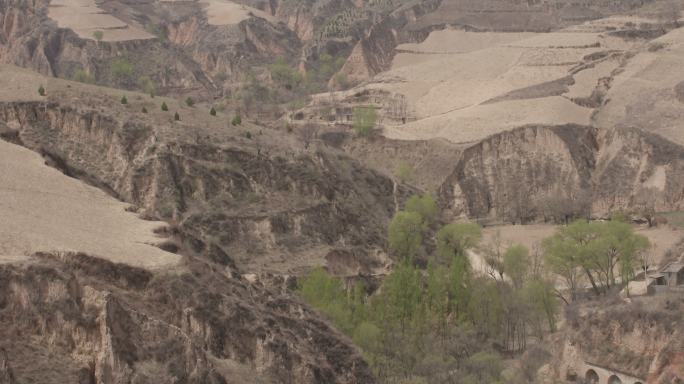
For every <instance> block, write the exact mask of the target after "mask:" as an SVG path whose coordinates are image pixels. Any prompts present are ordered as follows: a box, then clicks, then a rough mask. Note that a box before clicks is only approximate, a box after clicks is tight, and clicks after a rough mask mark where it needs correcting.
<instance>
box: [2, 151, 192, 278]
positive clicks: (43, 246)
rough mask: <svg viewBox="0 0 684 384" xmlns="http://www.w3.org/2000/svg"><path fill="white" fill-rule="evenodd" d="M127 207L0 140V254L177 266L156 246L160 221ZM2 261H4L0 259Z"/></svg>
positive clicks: (27, 152)
mask: <svg viewBox="0 0 684 384" xmlns="http://www.w3.org/2000/svg"><path fill="white" fill-rule="evenodd" d="M126 207H127V204H125V203H121V202H119V201H117V200H115V199H113V198H112V197H110V196H108V195H106V194H105V193H104V192H103V191H101V190H99V189H97V188H94V187H90V186H87V185H85V184H83V183H82V182H80V181H78V180H76V179H72V178H70V177H67V176H65V175H64V174H62V173H61V172H59V171H58V170H56V169H53V168H50V167H47V166H46V165H45V164H44V161H43V159H42V158H41V157H40V156H39V155H38V154H36V153H34V152H31V151H30V150H28V149H25V148H22V147H19V146H16V145H13V144H9V143H7V142H4V141H0V217H1V218H2V220H0V255H4V256H5V257H4V259H5V260H12V259H13V258H15V259H16V258H18V257H17V256H21V255H24V254H31V253H34V252H40V251H43V252H53V251H74V252H87V253H89V254H91V255H96V256H97V257H101V258H104V259H107V260H110V261H113V262H117V263H126V264H129V265H132V266H138V267H144V268H162V267H168V266H173V265H176V264H177V263H178V261H179V260H180V256H178V255H174V254H172V253H169V252H165V251H162V250H161V249H159V248H157V247H156V246H155V244H158V243H160V242H161V241H162V240H163V239H161V238H160V237H159V236H157V235H155V234H154V233H153V231H154V230H155V229H158V228H160V227H163V226H165V224H164V223H162V222H154V221H144V220H141V219H139V218H138V217H137V216H136V215H135V214H134V213H130V212H126V211H125V208H126ZM0 260H1V259H0Z"/></svg>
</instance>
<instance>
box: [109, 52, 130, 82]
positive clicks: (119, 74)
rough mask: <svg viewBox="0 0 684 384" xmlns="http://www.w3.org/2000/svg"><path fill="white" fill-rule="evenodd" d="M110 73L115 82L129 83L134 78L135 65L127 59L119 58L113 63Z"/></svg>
mask: <svg viewBox="0 0 684 384" xmlns="http://www.w3.org/2000/svg"><path fill="white" fill-rule="evenodd" d="M110 71H111V73H112V76H113V77H114V80H115V81H118V82H128V81H130V80H131V78H133V72H134V70H133V65H131V63H129V62H128V60H126V59H125V58H119V59H116V60H114V61H112V63H111V65H110Z"/></svg>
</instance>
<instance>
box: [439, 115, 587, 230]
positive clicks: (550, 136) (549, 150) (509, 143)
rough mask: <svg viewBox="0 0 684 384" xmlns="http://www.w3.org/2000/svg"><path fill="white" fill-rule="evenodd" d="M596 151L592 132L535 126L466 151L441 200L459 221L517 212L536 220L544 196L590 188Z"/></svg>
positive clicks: (509, 133)
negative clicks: (463, 216) (515, 210)
mask: <svg viewBox="0 0 684 384" xmlns="http://www.w3.org/2000/svg"><path fill="white" fill-rule="evenodd" d="M596 149H597V143H596V141H595V138H594V136H593V130H592V129H591V128H589V127H581V126H561V127H538V126H532V127H523V128H519V129H516V130H513V131H510V132H504V133H501V134H498V135H495V136H493V137H491V138H489V139H487V140H484V141H482V142H480V143H478V144H476V145H474V146H472V147H470V148H468V149H466V150H465V151H464V153H463V157H462V159H461V160H460V161H459V162H458V164H457V165H456V168H455V170H454V172H453V173H452V174H451V176H449V177H448V178H447V180H446V181H445V182H444V184H443V185H442V186H441V188H440V197H441V199H442V201H443V202H444V204H445V205H446V207H447V208H448V209H450V210H451V212H452V214H453V215H456V216H457V215H460V214H465V215H467V216H469V217H480V218H485V217H488V216H498V217H506V216H507V212H506V210H512V209H517V210H519V211H521V212H522V211H526V212H528V213H527V214H528V215H530V217H535V216H536V215H539V214H540V212H541V210H542V207H541V206H539V205H537V204H538V202H539V201H540V199H541V198H542V197H544V196H548V194H550V193H555V192H556V191H558V190H560V191H563V193H568V194H572V193H578V192H579V191H581V190H583V189H587V188H589V178H590V176H591V170H592V169H593V168H594V165H595V158H594V156H595V151H596ZM514 192H515V193H514ZM521 204H522V205H524V206H520V205H521ZM516 207H517V208H516ZM513 216H514V217H515V216H516V214H515V213H514V214H513Z"/></svg>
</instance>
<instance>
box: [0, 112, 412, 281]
mask: <svg viewBox="0 0 684 384" xmlns="http://www.w3.org/2000/svg"><path fill="white" fill-rule="evenodd" d="M119 118H120V120H119V121H117V120H115V119H114V117H113V116H109V115H106V114H101V113H98V112H95V111H93V110H79V109H75V108H72V107H70V106H61V105H59V104H50V105H47V106H46V105H44V104H42V103H15V104H5V105H3V106H2V107H0V120H3V121H6V122H8V124H9V125H12V126H15V127H17V130H18V131H19V134H18V137H19V140H20V141H21V142H22V143H23V144H24V145H25V146H27V147H29V148H31V149H34V150H36V151H39V152H41V153H43V154H44V155H45V156H46V157H47V158H49V159H51V161H53V162H54V163H55V164H56V165H57V166H59V167H60V168H62V169H64V170H65V171H66V173H67V174H70V175H73V176H75V177H79V178H81V179H83V180H86V181H88V182H90V183H92V184H94V185H97V186H99V187H101V188H103V189H105V190H108V191H110V192H111V193H112V194H114V195H115V196H117V197H119V198H120V199H123V200H125V201H128V202H130V203H133V204H135V205H137V206H138V207H140V209H141V210H142V211H144V212H146V213H148V214H151V215H153V216H156V217H160V218H165V219H173V220H175V221H177V222H179V227H180V228H181V230H182V232H183V234H184V235H185V236H189V237H190V238H192V239H195V240H200V239H201V240H202V241H200V242H199V245H197V246H196V247H193V248H195V251H197V252H200V253H202V252H209V251H211V252H210V254H211V255H210V257H211V258H212V259H214V260H215V261H217V262H222V260H223V259H225V254H226V253H229V254H232V255H233V258H234V259H237V260H241V261H242V262H241V263H239V264H241V265H242V266H243V267H244V266H249V269H253V268H257V269H260V268H262V267H263V265H264V260H266V259H264V257H277V259H278V260H282V261H283V264H284V265H287V264H288V263H287V261H288V259H289V258H292V259H293V260H295V259H296V260H300V261H293V264H290V265H289V267H287V268H301V267H306V266H310V265H311V264H310V262H311V260H312V258H313V259H314V260H315V259H318V260H322V259H323V257H324V256H325V254H327V252H328V251H329V250H331V249H334V248H343V249H348V248H358V249H361V250H364V251H365V252H372V253H375V252H376V251H379V250H381V249H383V248H384V242H385V240H384V239H385V232H384V228H385V226H386V223H387V221H388V220H389V218H390V217H391V216H392V214H393V213H394V210H395V209H396V201H397V199H399V200H400V201H401V200H403V199H404V198H405V197H406V195H407V194H408V193H409V190H408V189H406V188H403V187H402V188H398V189H397V188H396V187H395V185H394V183H393V182H392V181H391V180H390V179H389V178H387V177H385V176H383V175H381V174H379V173H377V172H375V171H371V170H369V169H367V168H365V167H363V166H361V165H360V164H359V163H357V162H355V161H353V160H351V159H349V158H347V157H345V156H341V155H340V154H339V153H336V152H334V151H333V152H330V151H325V150H321V151H316V152H309V153H307V154H305V155H298V156H296V157H295V156H294V153H293V154H292V155H290V156H291V157H290V158H287V157H283V155H280V154H278V152H280V150H278V149H277V148H268V147H263V148H261V147H258V145H259V144H258V143H253V142H248V143H245V142H239V143H234V144H231V145H216V144H214V143H212V142H210V141H204V140H202V139H201V138H199V139H197V138H195V137H194V136H192V135H191V136H188V137H187V138H185V139H182V138H176V139H164V138H163V137H165V136H167V135H165V134H164V133H163V131H159V130H158V129H156V128H154V127H151V126H147V125H144V124H141V123H139V122H136V121H135V120H126V119H125V118H122V116H119ZM197 140H199V141H197ZM76 147H79V149H77V148H76ZM270 151H273V152H270ZM269 152H270V153H273V154H269ZM281 153H283V154H284V153H286V152H281ZM207 239H211V241H208V240H207ZM208 244H214V245H215V246H217V247H218V248H212V247H209V246H208ZM210 248H212V249H210ZM312 250H315V251H312ZM290 253H291V254H290ZM287 255H290V256H287ZM304 255H308V256H306V257H303V256H304ZM283 256H285V258H284V259H283ZM307 260H309V261H307ZM270 267H271V268H276V267H273V266H270ZM279 268H280V267H278V268H276V269H275V270H281V271H283V270H282V269H279ZM283 268H286V267H283Z"/></svg>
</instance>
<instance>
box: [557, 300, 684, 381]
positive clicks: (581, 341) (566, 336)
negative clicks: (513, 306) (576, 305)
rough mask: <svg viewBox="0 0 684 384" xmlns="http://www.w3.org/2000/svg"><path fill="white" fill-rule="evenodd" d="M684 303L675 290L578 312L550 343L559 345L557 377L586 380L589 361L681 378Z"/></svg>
mask: <svg viewBox="0 0 684 384" xmlns="http://www.w3.org/2000/svg"><path fill="white" fill-rule="evenodd" d="M682 304H683V303H682V300H681V298H680V297H678V295H677V294H671V295H666V296H661V297H658V298H650V299H643V300H641V299H635V300H634V301H633V302H629V303H611V304H610V305H605V304H603V305H601V308H598V307H597V308H593V309H591V310H586V311H585V310H581V311H580V312H579V313H578V312H573V315H572V316H570V317H568V318H567V322H566V326H565V327H564V329H563V330H562V331H561V332H560V333H559V334H557V335H554V336H553V337H554V340H553V343H551V344H549V345H553V346H554V347H553V349H554V351H553V356H554V358H553V359H552V361H551V363H550V368H551V370H552V372H553V375H554V377H555V378H557V379H561V380H570V381H571V382H572V380H577V381H578V382H581V380H583V379H584V376H585V372H584V370H585V369H584V367H585V363H588V364H591V365H594V366H597V367H601V368H604V369H606V370H613V371H617V372H621V373H624V374H627V375H629V376H631V377H635V378H637V379H640V380H645V381H644V382H645V383H653V384H655V383H676V382H680V381H681V380H682V379H683V378H684V372H682V366H681V362H682V360H683V358H684V349H682V348H683V347H684V345H682V340H683V339H682V334H681V332H682V329H684V328H682V322H681V311H682V308H683V307H682ZM594 306H598V305H597V304H594ZM573 311H574V310H573ZM677 379H678V380H680V381H677Z"/></svg>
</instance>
